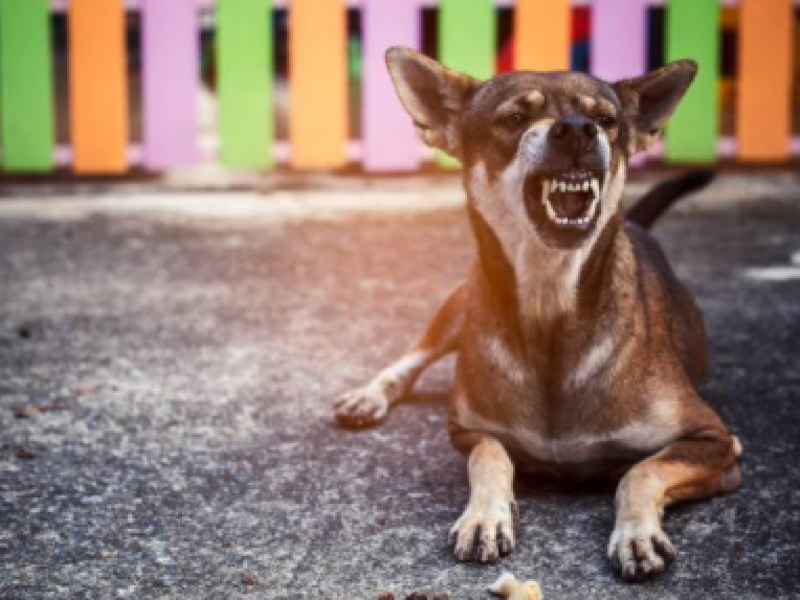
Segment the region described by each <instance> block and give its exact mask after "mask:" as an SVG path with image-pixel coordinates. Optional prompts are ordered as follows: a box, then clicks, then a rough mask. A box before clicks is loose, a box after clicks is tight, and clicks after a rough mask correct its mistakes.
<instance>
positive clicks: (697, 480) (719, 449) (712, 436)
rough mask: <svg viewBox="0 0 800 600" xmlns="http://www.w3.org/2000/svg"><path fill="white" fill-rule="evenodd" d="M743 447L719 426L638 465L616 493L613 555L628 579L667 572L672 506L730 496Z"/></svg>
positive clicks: (610, 553) (610, 552) (672, 555)
mask: <svg viewBox="0 0 800 600" xmlns="http://www.w3.org/2000/svg"><path fill="white" fill-rule="evenodd" d="M740 454H741V446H740V445H739V441H738V440H737V439H736V438H735V437H731V436H730V435H729V434H728V433H727V431H725V430H724V429H718V428H707V429H704V430H701V431H699V432H697V433H695V434H694V435H693V436H692V437H691V438H684V439H682V440H679V441H676V442H673V443H672V444H670V445H669V446H667V447H666V448H664V449H663V450H662V451H661V452H659V453H658V454H656V455H654V456H652V457H650V458H648V459H646V460H644V461H642V462H641V463H639V464H638V465H636V466H635V467H633V468H632V469H631V470H630V471H629V472H628V473H627V475H625V477H624V478H623V479H622V481H621V482H620V484H619V487H618V489H617V496H616V505H617V523H616V526H615V528H614V533H613V534H612V536H611V542H610V543H609V546H608V556H609V558H610V559H611V561H612V563H613V564H614V566H615V567H616V569H617V570H618V571H619V573H620V574H621V575H622V577H623V579H625V580H628V581H643V580H645V579H649V578H651V577H653V576H655V575H657V574H659V573H661V572H663V571H664V570H665V569H666V567H667V566H668V564H669V563H670V562H672V560H674V558H675V550H674V549H673V547H672V544H671V543H670V541H669V538H667V536H666V534H665V533H664V531H663V530H662V528H661V517H662V514H663V511H664V508H666V507H667V506H668V505H670V504H674V503H676V502H680V501H683V500H692V499H697V498H703V497H705V496H710V495H712V494H717V493H725V492H730V491H733V490H734V489H736V487H738V485H739V482H740V478H741V475H740V471H739V465H738V462H737V459H738V457H739V455H740Z"/></svg>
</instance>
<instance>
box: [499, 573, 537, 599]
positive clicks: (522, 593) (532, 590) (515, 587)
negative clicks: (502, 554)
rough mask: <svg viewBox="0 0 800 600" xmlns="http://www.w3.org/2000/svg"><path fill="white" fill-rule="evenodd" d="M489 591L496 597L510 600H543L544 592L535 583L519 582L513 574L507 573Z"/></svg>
mask: <svg viewBox="0 0 800 600" xmlns="http://www.w3.org/2000/svg"><path fill="white" fill-rule="evenodd" d="M489 591H490V592H491V593H492V594H495V595H496V596H502V597H503V598H508V600H542V598H543V596H542V590H541V588H540V587H539V584H538V583H536V582H535V581H524V582H521V581H519V580H517V578H516V577H514V576H513V575H512V574H511V573H508V572H505V573H503V574H502V575H501V576H500V578H499V579H498V580H497V581H495V582H494V583H493V584H492V585H490V586H489Z"/></svg>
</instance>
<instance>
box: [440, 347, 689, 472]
mask: <svg viewBox="0 0 800 600" xmlns="http://www.w3.org/2000/svg"><path fill="white" fill-rule="evenodd" d="M614 347H615V345H614V344H613V343H611V342H609V341H608V340H605V339H602V338H601V339H599V340H598V343H596V344H592V345H590V346H588V347H586V348H584V349H582V350H581V351H580V352H578V353H577V354H576V355H575V356H574V359H575V364H573V365H568V367H569V368H565V369H562V372H561V373H560V375H559V376H558V377H557V378H556V380H555V382H554V381H553V378H552V377H551V376H549V375H552V374H548V373H544V372H542V371H541V369H542V367H543V363H539V364H537V363H535V362H533V363H532V362H526V361H525V360H524V359H523V358H521V357H520V356H519V355H518V354H517V353H515V352H513V351H512V350H511V349H510V347H509V345H508V344H507V343H506V342H505V341H504V340H503V338H502V337H500V336H497V335H494V336H493V335H483V336H481V339H480V342H479V343H477V344H474V345H471V347H470V348H469V349H466V348H465V350H466V352H463V351H462V352H463V354H462V356H461V357H460V359H459V360H460V361H462V360H463V361H464V363H465V364H463V365H462V366H461V368H460V375H461V385H462V393H460V394H458V395H457V397H456V399H455V407H454V408H455V410H454V415H453V418H454V421H455V423H454V424H455V425H456V426H457V427H461V428H464V429H466V430H471V431H480V432H485V433H488V434H491V435H492V436H494V437H496V438H497V439H498V440H500V441H501V442H502V443H503V444H504V445H505V446H506V447H507V448H509V450H510V451H511V452H512V453H513V454H516V455H517V456H518V457H521V458H522V459H523V460H524V462H527V463H529V464H530V465H531V466H532V467H533V469H534V470H537V469H541V470H547V471H558V470H560V469H562V468H563V469H566V468H568V467H569V466H570V465H572V466H575V465H589V467H588V468H590V469H591V468H593V467H596V468H597V469H604V468H605V467H606V466H607V465H608V464H612V463H618V462H623V463H624V462H627V461H628V460H630V461H633V460H638V459H639V458H641V457H642V456H644V455H646V454H648V453H651V452H653V451H655V450H657V449H658V448H660V447H662V446H663V445H664V444H665V443H667V442H668V441H669V440H670V439H672V438H673V437H674V434H675V428H676V423H677V419H676V418H675V416H674V415H672V414H671V413H670V411H671V409H670V408H669V407H667V406H666V404H658V403H656V405H653V406H649V407H636V409H635V410H632V407H631V406H630V405H627V406H623V405H622V403H624V402H625V401H626V399H625V398H624V397H623V396H621V395H620V393H619V391H618V390H613V388H612V386H610V385H604V383H603V382H604V377H603V376H602V375H603V372H604V369H605V368H606V367H607V363H608V361H609V360H611V359H612V358H611V357H612V356H613V355H614ZM544 364H546V363H544ZM606 383H608V382H606ZM589 474H590V475H591V474H592V473H589Z"/></svg>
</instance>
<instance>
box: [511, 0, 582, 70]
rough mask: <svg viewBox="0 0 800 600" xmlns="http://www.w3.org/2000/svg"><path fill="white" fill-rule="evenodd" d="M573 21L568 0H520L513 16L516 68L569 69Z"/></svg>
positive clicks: (570, 4)
mask: <svg viewBox="0 0 800 600" xmlns="http://www.w3.org/2000/svg"><path fill="white" fill-rule="evenodd" d="M571 22H572V3H571V2H570V1H569V0H519V1H518V2H517V10H516V14H515V15H514V36H515V38H514V68H515V69H521V70H522V69H527V70H532V71H559V70H564V69H569V66H570V43H571V40H570V35H571V32H570V24H571Z"/></svg>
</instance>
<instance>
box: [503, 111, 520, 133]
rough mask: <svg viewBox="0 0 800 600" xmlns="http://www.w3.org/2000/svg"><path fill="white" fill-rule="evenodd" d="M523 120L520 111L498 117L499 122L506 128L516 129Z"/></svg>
mask: <svg viewBox="0 0 800 600" xmlns="http://www.w3.org/2000/svg"><path fill="white" fill-rule="evenodd" d="M524 122H525V115H524V114H523V113H521V112H513V113H509V114H507V115H503V116H502V117H500V120H499V123H500V125H501V126H503V127H505V128H507V129H517V128H518V127H519V126H520V125H522V124H523V123H524Z"/></svg>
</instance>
